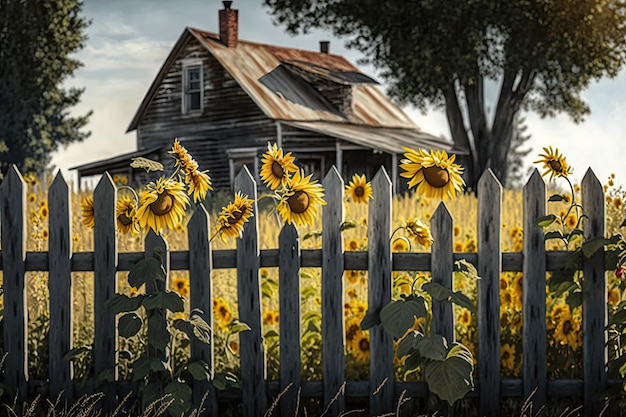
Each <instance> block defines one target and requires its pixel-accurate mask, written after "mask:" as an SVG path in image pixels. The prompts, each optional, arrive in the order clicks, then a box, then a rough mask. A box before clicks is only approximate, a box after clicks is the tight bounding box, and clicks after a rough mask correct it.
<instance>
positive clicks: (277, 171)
mask: <svg viewBox="0 0 626 417" xmlns="http://www.w3.org/2000/svg"><path fill="white" fill-rule="evenodd" d="M272 174H273V175H274V176H275V177H277V178H282V177H283V175H285V170H284V169H283V166H282V165H281V164H279V163H278V162H276V161H274V162H272Z"/></svg>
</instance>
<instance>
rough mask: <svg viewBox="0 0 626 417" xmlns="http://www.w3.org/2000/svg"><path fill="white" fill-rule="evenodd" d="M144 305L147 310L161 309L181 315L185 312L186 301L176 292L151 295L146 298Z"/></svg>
mask: <svg viewBox="0 0 626 417" xmlns="http://www.w3.org/2000/svg"><path fill="white" fill-rule="evenodd" d="M142 304H143V306H144V308H145V309H146V310H154V309H155V308H159V309H167V310H169V311H171V312H172V313H179V312H181V311H184V310H185V300H183V298H182V297H181V296H180V295H178V293H176V292H174V291H167V292H158V293H156V294H150V295H148V296H146V298H145V299H144V301H143V302H142Z"/></svg>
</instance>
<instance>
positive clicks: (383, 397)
mask: <svg viewBox="0 0 626 417" xmlns="http://www.w3.org/2000/svg"><path fill="white" fill-rule="evenodd" d="M372 193H373V195H374V198H373V199H371V200H370V202H369V207H368V219H367V225H368V227H367V229H368V230H367V242H368V252H369V253H368V267H367V268H368V274H367V277H368V279H367V282H368V290H367V291H368V310H370V311H379V312H380V310H381V309H382V308H383V307H384V306H385V305H387V304H388V303H389V302H391V289H392V278H391V269H392V263H391V242H390V239H391V213H392V194H391V180H390V179H389V176H388V175H387V171H385V168H384V167H381V168H380V169H379V170H378V172H377V173H376V175H375V176H374V178H373V179H372ZM369 332H370V411H369V412H370V415H371V416H379V415H383V414H387V413H391V412H393V411H394V404H393V398H394V385H395V380H394V373H393V355H394V352H393V340H392V338H391V335H390V334H389V333H388V332H387V331H386V330H385V329H383V327H382V326H381V325H380V324H379V325H376V326H374V327H372V328H371V329H370V330H369Z"/></svg>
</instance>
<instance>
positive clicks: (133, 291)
mask: <svg viewBox="0 0 626 417" xmlns="http://www.w3.org/2000/svg"><path fill="white" fill-rule="evenodd" d="M128 293H129V294H130V296H131V297H134V296H136V295H137V294H139V289H137V287H130V289H129V290H128Z"/></svg>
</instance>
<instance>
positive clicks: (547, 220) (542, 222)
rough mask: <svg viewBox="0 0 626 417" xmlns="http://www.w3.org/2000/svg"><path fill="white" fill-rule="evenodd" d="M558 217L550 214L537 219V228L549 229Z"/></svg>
mask: <svg viewBox="0 0 626 417" xmlns="http://www.w3.org/2000/svg"><path fill="white" fill-rule="evenodd" d="M556 219H557V217H556V216H555V215H554V214H548V215H547V216H542V217H539V218H538V219H537V226H539V227H548V226H550V225H551V224H552V223H554V222H555V221H556Z"/></svg>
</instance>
